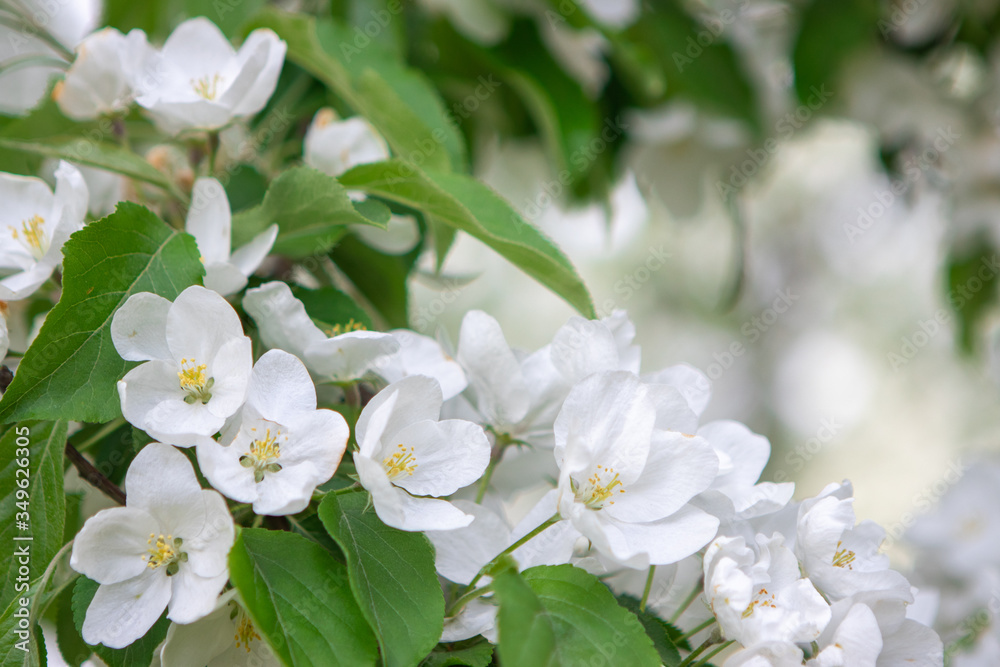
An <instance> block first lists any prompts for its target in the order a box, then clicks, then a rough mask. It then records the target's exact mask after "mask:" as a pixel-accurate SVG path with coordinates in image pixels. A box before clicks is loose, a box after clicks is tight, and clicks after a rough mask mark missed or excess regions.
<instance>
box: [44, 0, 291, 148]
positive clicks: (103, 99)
mask: <svg viewBox="0 0 1000 667" xmlns="http://www.w3.org/2000/svg"><path fill="white" fill-rule="evenodd" d="M285 51H286V45H285V42H283V41H282V40H280V39H278V36H277V35H275V34H274V32H273V31H271V30H267V29H260V30H254V31H253V32H252V33H250V34H249V35H248V36H247V38H246V39H245V40H244V42H243V44H242V46H241V47H240V49H239V51H237V50H235V49H234V48H233V46H232V44H230V43H229V40H228V39H227V38H226V36H225V35H223V34H222V31H220V30H219V28H218V27H217V26H216V25H215V24H214V23H212V22H211V21H209V20H208V19H205V18H194V19H190V20H188V21H185V22H184V23H181V24H180V25H179V26H177V28H176V29H175V30H174V31H173V33H171V35H170V37H168V38H167V41H166V42H165V43H164V44H163V47H162V48H160V49H157V48H155V47H153V46H152V45H151V44H150V43H149V42H148V41H147V39H146V34H145V33H144V32H143V31H142V30H132V31H131V32H129V33H128V34H127V35H123V34H122V33H120V32H119V31H118V30H115V29H114V28H105V29H103V30H99V31H97V32H95V33H93V34H91V35H89V36H88V37H86V38H85V39H84V40H83V41H82V42H81V43H80V44H79V45H78V46H77V47H76V59H75V60H74V61H73V64H72V65H71V66H70V68H69V70H68V71H67V72H66V76H65V78H64V79H63V80H61V81H60V82H59V83H58V84H57V85H56V88H55V90H54V91H53V97H54V98H55V100H56V103H57V104H58V105H59V109H60V110H61V111H62V112H63V113H64V114H66V115H67V116H68V117H70V118H73V119H76V120H87V119H93V118H97V117H98V116H101V115H114V114H120V113H122V112H124V111H126V110H127V109H128V107H129V106H130V105H131V104H132V102H136V103H137V104H139V106H141V107H143V108H144V109H146V110H147V112H148V113H149V114H150V116H151V117H152V118H153V120H154V121H155V122H156V124H157V126H158V127H159V128H160V129H161V130H163V131H164V132H167V133H169V134H178V133H180V132H182V131H184V130H217V129H219V128H222V127H223V126H225V125H227V124H228V123H230V122H231V121H232V120H233V119H235V118H242V117H246V116H251V115H253V114H255V113H257V112H258V111H260V110H261V109H262V108H264V105H265V104H266V103H267V101H268V99H270V97H271V95H272V94H273V93H274V88H275V86H276V85H277V82H278V75H279V74H280V73H281V67H282V65H283V64H284V62H285Z"/></svg>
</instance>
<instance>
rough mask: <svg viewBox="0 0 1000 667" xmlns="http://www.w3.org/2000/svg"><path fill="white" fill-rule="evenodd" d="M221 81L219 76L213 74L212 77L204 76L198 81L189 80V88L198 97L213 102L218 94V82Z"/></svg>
mask: <svg viewBox="0 0 1000 667" xmlns="http://www.w3.org/2000/svg"><path fill="white" fill-rule="evenodd" d="M221 80H222V76H221V75H220V74H213V75H212V76H208V75H207V74H206V75H205V76H203V77H201V78H200V79H191V87H192V88H194V92H195V93H197V94H198V95H199V96H200V97H204V98H205V99H206V100H214V99H215V96H216V95H217V94H218V92H219V81H221Z"/></svg>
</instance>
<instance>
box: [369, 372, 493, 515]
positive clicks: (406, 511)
mask: <svg viewBox="0 0 1000 667" xmlns="http://www.w3.org/2000/svg"><path fill="white" fill-rule="evenodd" d="M440 413H441V388H440V387H439V386H438V383H437V382H436V381H434V380H432V379H431V378H427V377H424V376H421V375H414V376H411V377H408V378H404V379H402V380H400V381H399V382H395V383H393V384H391V385H389V386H388V387H386V388H385V389H383V390H382V391H380V392H379V393H378V394H377V395H376V396H375V398H373V399H372V400H371V401H370V402H369V403H368V405H366V406H365V409H364V410H362V411H361V416H360V417H359V418H358V423H357V425H356V426H355V431H354V432H355V437H356V438H357V441H358V451H357V452H355V453H354V465H355V466H356V467H357V470H358V479H359V481H360V482H361V485H362V486H364V487H365V488H366V489H368V491H369V492H370V493H371V496H372V501H373V502H374V505H375V511H376V512H377V513H378V516H379V518H380V519H382V521H383V522H385V523H386V524H388V525H390V526H393V527H395V528H399V529H401V530H412V531H417V530H450V529H453V528H461V527H463V526H467V525H469V524H470V523H471V522H472V520H473V517H472V516H471V515H469V514H466V513H465V512H463V511H461V510H460V509H458V508H457V507H455V506H454V505H452V504H451V503H449V502H447V501H445V500H439V498H440V497H441V496H448V495H451V494H452V493H454V492H455V491H458V490H459V489H460V488H462V487H465V486H468V485H469V484H472V483H473V482H475V481H476V480H477V479H479V478H480V477H481V476H482V474H483V472H484V471H485V470H486V466H487V465H488V464H489V461H490V443H489V441H488V440H487V439H486V434H485V433H483V429H482V428H480V427H479V426H477V425H476V424H473V423H471V422H467V421H462V420H460V419H447V420H444V421H438V417H439V415H440ZM427 496H431V497H427Z"/></svg>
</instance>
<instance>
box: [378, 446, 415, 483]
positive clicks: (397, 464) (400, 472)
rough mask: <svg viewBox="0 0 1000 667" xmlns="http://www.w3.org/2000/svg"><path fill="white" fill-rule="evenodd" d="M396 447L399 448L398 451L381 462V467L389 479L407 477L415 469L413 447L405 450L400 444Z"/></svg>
mask: <svg viewBox="0 0 1000 667" xmlns="http://www.w3.org/2000/svg"><path fill="white" fill-rule="evenodd" d="M396 447H398V448H399V451H397V452H396V453H395V454H393V455H392V456H387V457H385V458H384V459H383V460H382V466H383V467H384V468H385V474H386V475H388V476H389V479H396V478H397V477H409V476H410V475H412V474H413V471H414V470H416V469H417V457H416V456H415V455H414V454H413V447H410V448H409V449H407V448H406V447H405V446H404V445H402V444H399V445H396Z"/></svg>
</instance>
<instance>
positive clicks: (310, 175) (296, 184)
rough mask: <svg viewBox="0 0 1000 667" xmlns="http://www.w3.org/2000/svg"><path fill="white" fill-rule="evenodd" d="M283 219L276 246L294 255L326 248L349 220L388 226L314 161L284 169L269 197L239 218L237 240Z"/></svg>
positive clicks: (237, 242) (238, 242) (235, 227)
mask: <svg viewBox="0 0 1000 667" xmlns="http://www.w3.org/2000/svg"><path fill="white" fill-rule="evenodd" d="M274 222H276V223H278V238H277V240H276V241H275V243H274V252H277V253H282V254H285V255H289V256H290V257H306V256H309V255H315V254H324V253H326V251H327V250H329V249H330V248H331V247H332V246H333V245H334V244H335V243H336V242H337V241H338V240H339V239H340V237H341V236H342V235H343V233H344V230H345V226H346V225H354V224H362V225H372V226H375V227H382V228H383V229H384V228H385V225H384V224H383V225H379V224H378V223H377V222H375V221H373V220H371V219H369V218H366V217H365V216H363V215H361V214H360V213H358V211H357V209H355V208H354V205H353V204H352V203H351V200H350V198H349V197H348V196H347V190H345V189H344V187H343V186H341V185H340V183H338V182H337V179H335V178H333V177H332V176H327V175H326V174H324V173H323V172H321V171H318V170H316V169H313V168H312V167H293V168H292V169H289V170H287V171H285V172H282V173H281V175H279V176H278V177H277V178H276V179H274V181H272V182H271V186H270V187H269V188H268V189H267V194H266V195H264V201H263V202H261V203H260V205H259V206H255V207H254V208H251V209H249V210H247V211H244V212H243V213H239V214H237V215H236V216H234V218H233V245H234V246H237V247H238V246H241V245H243V244H244V243H247V242H248V241H250V239H252V238H253V237H254V235H256V234H259V233H260V232H262V231H264V229H265V228H267V226H268V225H270V224H271V223H274Z"/></svg>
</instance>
